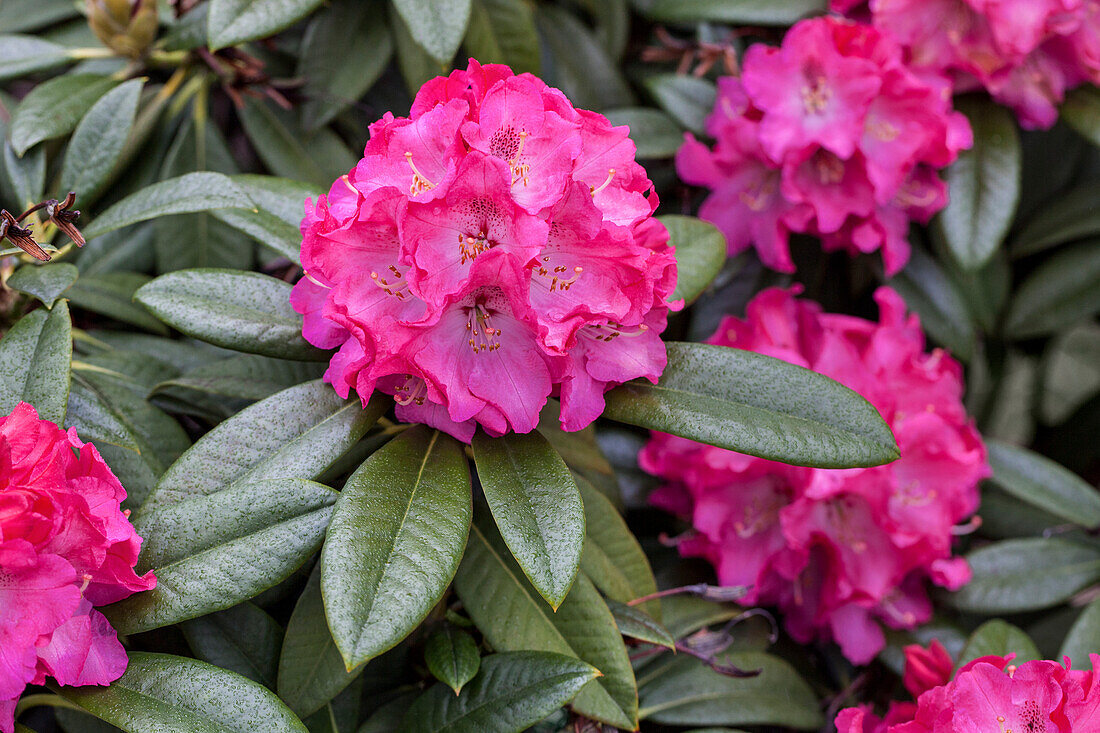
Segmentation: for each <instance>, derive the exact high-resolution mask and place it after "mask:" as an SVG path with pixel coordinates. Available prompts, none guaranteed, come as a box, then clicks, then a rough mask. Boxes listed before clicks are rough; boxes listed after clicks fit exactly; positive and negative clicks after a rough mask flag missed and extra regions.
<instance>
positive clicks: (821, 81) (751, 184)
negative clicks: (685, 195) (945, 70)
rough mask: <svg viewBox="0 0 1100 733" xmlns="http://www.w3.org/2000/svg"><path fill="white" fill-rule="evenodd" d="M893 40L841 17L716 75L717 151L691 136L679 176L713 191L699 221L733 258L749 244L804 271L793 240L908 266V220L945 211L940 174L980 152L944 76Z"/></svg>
mask: <svg viewBox="0 0 1100 733" xmlns="http://www.w3.org/2000/svg"><path fill="white" fill-rule="evenodd" d="M902 57H903V54H902V48H901V46H900V45H899V44H898V43H897V42H896V41H895V40H894V38H893V37H892V36H891V35H890V34H889V33H888V32H884V31H880V30H876V29H875V28H873V27H870V26H867V25H862V24H857V23H851V22H848V21H844V20H840V19H837V18H815V19H812V20H806V21H802V22H801V23H798V24H796V25H795V26H794V27H793V28H791V30H790V32H788V33H787V36H786V38H785V39H784V40H783V45H782V46H781V47H779V48H773V47H769V46H766V45H764V44H756V45H754V46H752V47H750V48H749V50H748V52H746V54H745V58H744V61H743V64H742V68H743V71H742V74H741V77H740V78H735V77H724V78H722V79H719V80H718V100H717V103H716V104H715V107H714V111H713V113H712V114H711V115H710V117H709V118H708V120H707V133H708V134H709V135H710V136H711V137H713V138H714V139H715V144H714V147H713V148H708V147H707V146H706V145H704V144H703V143H702V142H700V141H698V140H696V139H695V138H694V137H693V136H692V135H690V134H688V135H687V139H686V141H685V143H684V145H683V147H681V148H680V151H679V153H678V154H677V156H676V169H677V172H678V173H679V175H680V177H681V178H682V179H684V180H685V181H687V182H688V183H691V184H694V185H698V186H704V187H706V188H708V189H710V191H711V193H710V195H709V196H708V197H707V199H706V201H705V202H704V203H703V205H702V207H701V208H700V210H699V216H700V217H702V218H703V219H706V220H708V221H711V222H713V223H714V224H715V225H716V226H718V228H719V229H721V230H722V233H723V234H725V236H726V241H727V243H728V245H729V251H730V253H731V254H736V253H738V252H740V251H742V250H744V249H746V248H748V247H749V246H750V245H753V246H755V247H756V250H757V252H758V253H759V255H760V259H761V260H762V261H763V262H764V264H765V265H767V266H768V267H771V268H773V269H776V270H780V271H783V272H793V271H794V263H793V262H792V261H791V256H790V251H789V249H788V237H789V235H790V233H791V232H803V233H808V234H813V235H816V236H818V237H820V238H821V240H822V244H823V246H824V247H825V249H826V250H845V251H848V252H850V253H853V254H855V253H858V252H864V253H867V252H873V251H876V250H881V251H882V256H883V261H884V264H885V267H886V271H887V273H889V274H893V273H895V272H897V271H898V270H900V269H901V268H902V267H903V266H904V265H905V263H906V262H907V261H908V259H909V244H908V242H907V236H908V232H909V222H910V220H911V219H915V220H918V221H921V222H927V221H928V220H929V219H930V218H931V217H932V215H933V214H935V213H936V212H937V211H939V210H940V209H942V208H943V207H944V206H945V205H946V203H947V194H946V187H945V186H944V184H943V183H942V182H941V181H940V179H939V177H938V175H937V173H936V171H937V170H938V169H940V168H943V167H944V166H946V165H948V164H950V163H951V162H952V161H954V160H955V158H956V157H957V156H958V152H959V150H961V149H964V148H967V147H969V146H970V145H971V142H972V136H971V132H970V126H969V124H968V123H967V121H966V118H965V117H963V116H962V115H961V114H959V113H957V112H954V111H953V110H952V108H951V99H950V96H951V95H950V87H949V84H948V82H947V80H946V79H945V78H941V77H937V76H935V75H933V74H929V73H923V74H921V75H918V74H916V73H914V72H913V71H912V70H910V68H909V67H908V66H907V65H906V64H905V63H904V62H903V58H902Z"/></svg>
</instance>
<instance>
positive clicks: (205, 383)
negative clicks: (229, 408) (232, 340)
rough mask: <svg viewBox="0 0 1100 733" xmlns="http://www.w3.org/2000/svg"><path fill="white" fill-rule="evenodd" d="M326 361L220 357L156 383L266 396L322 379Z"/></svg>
mask: <svg viewBox="0 0 1100 733" xmlns="http://www.w3.org/2000/svg"><path fill="white" fill-rule="evenodd" d="M324 371H325V365H324V364H319V363H317V362H312V361H287V360H286V359H272V358H270V357H267V356H257V355H255V354H242V355H240V356H233V357H230V358H228V359H219V360H218V361H215V362H212V363H210V364H203V365H202V366H199V367H196V368H195V369H192V370H190V371H187V372H184V373H183V374H181V375H180V376H178V377H176V378H175V379H170V380H168V381H165V382H161V383H160V384H158V385H156V389H155V390H154V391H173V390H187V391H188V392H199V393H202V394H206V395H220V396H224V397H235V398H238V399H243V400H262V399H265V398H267V397H270V396H271V395H273V394H275V393H276V392H279V391H281V390H284V389H288V388H289V387H293V386H295V385H298V384H301V383H303V382H308V381H310V380H314V379H320V378H321V375H322V374H323V373H324Z"/></svg>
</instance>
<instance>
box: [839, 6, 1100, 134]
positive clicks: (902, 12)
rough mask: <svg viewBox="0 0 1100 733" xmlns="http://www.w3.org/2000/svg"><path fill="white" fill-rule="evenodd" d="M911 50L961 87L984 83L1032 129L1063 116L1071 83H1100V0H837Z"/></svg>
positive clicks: (927, 67) (920, 64) (919, 64)
mask: <svg viewBox="0 0 1100 733" xmlns="http://www.w3.org/2000/svg"><path fill="white" fill-rule="evenodd" d="M831 6H832V8H833V10H836V11H838V12H849V13H852V14H853V15H854V16H855V17H867V15H868V14H869V15H870V19H871V22H872V23H874V25H875V26H876V27H877V28H880V29H882V30H886V31H889V32H892V33H893V34H894V35H895V36H896V37H897V38H898V40H899V41H900V42H901V43H902V44H904V45H905V47H906V48H907V49H908V54H909V57H910V61H911V63H912V65H913V66H914V67H915V68H917V69H920V70H922V71H929V72H933V73H937V74H946V75H948V76H950V77H951V79H952V81H953V82H954V84H955V87H956V90H957V91H969V90H972V89H979V88H983V87H984V88H985V89H986V90H988V91H989V93H990V94H991V95H992V96H993V98H994V99H996V100H997V101H998V102H1000V103H1002V104H1005V105H1007V106H1009V107H1011V108H1012V109H1013V110H1014V111H1015V112H1016V114H1017V116H1018V117H1019V118H1020V124H1022V125H1023V126H1024V127H1028V128H1047V127H1050V126H1051V125H1053V124H1054V122H1055V121H1056V120H1057V119H1058V109H1057V105H1058V104H1060V103H1061V102H1062V100H1063V99H1064V98H1065V92H1066V90H1067V89H1071V88H1073V87H1075V86H1078V85H1080V84H1085V83H1090V84H1098V83H1100V2H1097V0H871V1H870V3H869V5H868V3H867V2H854V1H853V0H832V3H831Z"/></svg>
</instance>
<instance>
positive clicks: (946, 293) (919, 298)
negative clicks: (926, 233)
mask: <svg viewBox="0 0 1100 733" xmlns="http://www.w3.org/2000/svg"><path fill="white" fill-rule="evenodd" d="M890 286H891V287H893V288H894V289H895V290H897V291H898V293H899V294H900V295H901V297H902V298H904V299H905V304H906V305H908V306H909V307H910V308H911V309H913V310H914V311H916V312H917V315H919V316H920V322H921V325H922V326H924V327H925V328H926V329H927V330H928V333H929V334H931V335H932V338H934V339H936V341H939V342H940V343H941V344H943V345H944V346H945V347H947V349H948V350H949V351H950V352H951V353H952V354H953V355H954V356H956V357H958V358H959V359H962V360H963V361H970V357H971V356H972V355H973V352H974V341H975V339H976V338H977V334H976V332H975V329H974V322H973V321H972V319H971V318H970V313H969V311H968V310H967V307H966V301H965V300H964V299H963V296H962V294H961V293H960V292H959V289H958V287H957V286H956V285H955V283H954V282H952V281H951V279H950V278H949V277H947V275H946V274H945V273H944V271H943V270H942V269H941V268H940V266H939V264H938V263H937V262H936V261H935V260H934V259H933V258H931V257H929V256H928V255H927V254H925V252H924V250H922V249H920V248H917V247H914V248H913V251H912V255H911V256H910V258H909V263H908V264H907V265H906V266H905V269H904V270H902V271H901V272H899V273H898V274H897V275H895V276H894V277H893V279H892V280H890Z"/></svg>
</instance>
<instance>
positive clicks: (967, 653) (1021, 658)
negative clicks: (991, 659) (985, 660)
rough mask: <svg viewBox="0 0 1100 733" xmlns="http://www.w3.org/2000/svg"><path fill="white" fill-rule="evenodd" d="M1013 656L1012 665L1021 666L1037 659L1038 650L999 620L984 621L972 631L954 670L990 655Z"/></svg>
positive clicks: (1019, 632) (1021, 635)
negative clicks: (1014, 656)
mask: <svg viewBox="0 0 1100 733" xmlns="http://www.w3.org/2000/svg"><path fill="white" fill-rule="evenodd" d="M1008 654H1015V655H1016V658H1015V659H1014V660H1013V664H1023V663H1024V662H1028V661H1031V660H1032V659H1039V650H1038V649H1036V648H1035V642H1033V641H1032V640H1031V639H1030V638H1028V635H1027V634H1025V633H1024V632H1023V631H1021V630H1020V629H1018V628H1016V627H1015V626H1013V625H1012V624H1010V623H1006V622H1004V621H1002V620H1001V619H999V618H995V619H993V620H992V621H986V622H985V623H984V624H982V625H981V626H979V627H978V628H977V629H975V630H974V633H973V634H971V635H970V638H969V639H967V641H966V646H965V647H963V650H962V654H960V655H959V658H958V660H957V661H956V662H955V668H956V669H959V668H960V667H962V666H964V665H966V664H968V663H970V662H972V661H974V660H975V659H978V658H979V657H986V656H991V655H997V656H1002V657H1003V656H1006V655H1008Z"/></svg>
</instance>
